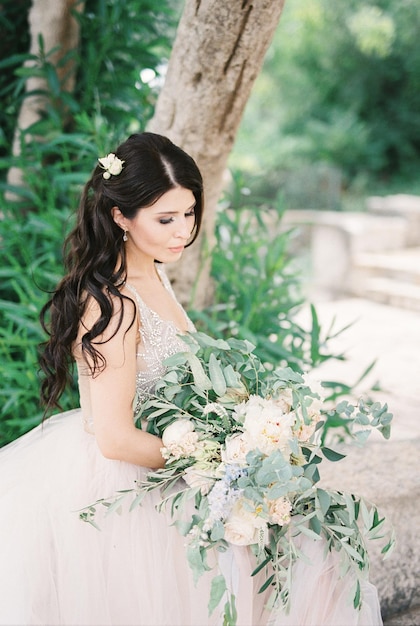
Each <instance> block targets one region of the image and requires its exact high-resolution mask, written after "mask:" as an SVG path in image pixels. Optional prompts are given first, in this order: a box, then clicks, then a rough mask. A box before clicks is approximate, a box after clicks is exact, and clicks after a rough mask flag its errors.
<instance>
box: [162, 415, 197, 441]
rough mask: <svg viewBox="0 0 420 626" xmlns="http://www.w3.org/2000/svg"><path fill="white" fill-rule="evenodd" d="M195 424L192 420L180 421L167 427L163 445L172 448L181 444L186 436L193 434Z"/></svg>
mask: <svg viewBox="0 0 420 626" xmlns="http://www.w3.org/2000/svg"><path fill="white" fill-rule="evenodd" d="M193 430H194V424H193V423H192V422H191V420H187V419H180V420H177V421H176V422H173V423H172V424H170V425H169V426H167V427H166V428H165V430H164V433H163V435H162V441H163V445H164V446H166V447H170V446H171V444H180V443H181V442H182V440H183V439H184V437H185V435H187V434H188V433H192V431H193Z"/></svg>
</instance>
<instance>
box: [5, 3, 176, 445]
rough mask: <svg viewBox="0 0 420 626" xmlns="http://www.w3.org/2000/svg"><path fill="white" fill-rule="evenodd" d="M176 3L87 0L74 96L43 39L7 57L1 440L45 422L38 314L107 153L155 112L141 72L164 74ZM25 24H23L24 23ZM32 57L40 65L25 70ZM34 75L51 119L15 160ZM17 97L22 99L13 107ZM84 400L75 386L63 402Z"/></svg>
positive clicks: (26, 136) (32, 132) (25, 141)
mask: <svg viewBox="0 0 420 626" xmlns="http://www.w3.org/2000/svg"><path fill="white" fill-rule="evenodd" d="M170 6H171V5H170V4H169V3H168V4H166V3H162V4H161V5H160V7H159V11H157V10H156V6H155V3H153V2H150V1H149V0H141V1H140V2H139V1H138V0H136V1H134V0H131V1H128V0H127V1H126V2H124V3H121V2H100V1H99V0H97V1H95V2H93V0H92V1H88V2H87V3H86V13H85V14H84V16H82V17H81V18H80V19H81V26H82V45H81V48H80V53H79V54H80V57H79V58H78V59H76V60H77V62H78V63H79V71H78V80H77V89H76V92H75V93H74V94H69V93H67V92H65V91H63V89H62V85H61V84H60V80H59V78H58V73H57V67H55V66H54V64H53V63H52V60H51V54H52V51H51V50H45V47H44V42H43V40H42V38H41V37H40V38H39V52H38V54H37V55H29V54H24V53H23V52H22V48H13V47H11V52H12V54H11V55H10V56H8V57H7V58H3V59H2V60H1V61H0V76H1V78H0V102H1V104H2V107H0V110H1V109H2V108H3V105H4V106H5V107H6V108H7V107H8V108H7V111H8V113H9V118H10V119H9V120H8V123H9V126H5V132H4V135H3V136H2V140H3V144H4V147H5V151H4V153H5V154H6V156H3V157H2V158H1V159H0V171H1V173H2V176H1V178H0V180H2V181H3V182H1V185H0V186H1V190H2V192H5V200H4V202H3V204H2V216H1V219H0V242H1V244H0V268H1V269H0V278H1V280H0V376H1V379H2V381H3V384H2V386H1V390H0V400H1V406H0V446H1V445H4V444H5V443H7V442H8V441H11V440H12V439H14V438H15V437H17V436H19V435H21V434H22V433H24V432H25V431H27V430H29V429H30V428H31V427H32V426H34V425H35V424H37V423H39V421H40V418H41V415H42V410H41V408H40V406H39V400H38V398H39V381H38V376H37V372H38V359H37V346H38V344H39V343H40V341H42V340H43V339H44V337H43V334H42V332H41V328H40V325H39V321H38V317H39V311H40V309H41V307H42V305H43V304H44V303H45V301H46V300H47V298H48V293H49V292H51V291H52V290H53V289H54V287H55V285H56V283H57V282H58V280H59V279H60V277H61V276H62V274H63V268H62V260H61V256H62V245H63V242H64V238H65V236H66V234H68V232H69V230H70V228H71V226H72V220H73V214H74V211H75V208H76V207H77V204H78V198H79V196H80V191H81V188H82V185H83V184H84V183H85V181H86V180H87V178H88V176H89V172H90V171H91V170H92V168H93V167H94V165H95V163H96V160H97V158H98V156H99V155H105V154H106V153H107V152H109V150H110V149H112V148H113V147H114V146H115V145H116V144H117V143H119V142H120V140H121V139H122V138H125V137H126V135H127V129H128V131H129V132H130V131H131V132H136V131H138V130H139V129H141V128H143V127H144V126H145V124H146V121H147V120H148V118H149V117H150V115H151V113H152V109H153V105H154V99H155V98H156V93H157V86H151V85H150V84H147V83H143V82H142V81H141V79H140V76H139V72H140V71H141V70H142V69H143V68H148V69H150V70H153V71H155V73H156V76H158V73H159V70H158V65H159V64H160V63H161V62H162V60H164V59H165V58H166V57H167V56H168V54H169V50H170V41H169V37H168V36H167V35H163V32H166V33H167V32H169V33H171V28H172V30H173V24H174V21H175V14H174V12H173V10H172V9H170ZM6 9H7V10H5V12H4V14H3V15H2V23H3V22H4V23H5V24H6V23H9V22H8V21H10V20H11V19H12V18H13V16H14V11H13V8H12V7H11V5H10V6H9V5H7V8H6ZM19 24H20V26H21V27H22V28H23V25H22V24H23V20H21V21H19ZM117 39H118V42H119V44H118V46H115V41H116V40H117ZM26 41H27V38H26ZM92 42H95V45H94V46H93V45H92ZM22 45H23V44H22ZM74 54H76V53H74ZM28 60H30V61H31V67H24V66H22V63H23V62H24V61H28ZM65 61H66V59H63V60H62V62H61V63H65ZM127 68H129V70H127ZM4 76H7V77H8V80H9V84H8V85H7V86H6V83H5V81H3V77H4ZM31 76H37V77H40V78H42V79H44V80H45V85H46V92H47V93H48V94H49V95H50V97H49V98H48V99H47V101H46V103H47V106H46V110H45V112H44V114H43V116H42V118H41V119H40V120H39V121H37V122H36V123H35V124H33V125H32V126H31V127H30V128H28V129H26V131H24V132H23V133H22V136H21V153H20V155H19V156H18V157H12V156H9V155H10V153H11V141H12V135H13V130H14V128H13V127H14V123H15V116H16V115H17V110H18V104H20V102H21V99H22V98H23V97H26V96H27V95H29V94H25V93H24V86H25V81H26V79H27V78H28V77H31ZM11 94H13V97H14V98H17V97H18V101H17V102H18V104H15V105H13V107H12V105H11V102H12V96H11ZM40 95H42V93H41V94H40ZM19 98H20V99H19ZM11 107H12V108H11ZM2 114H3V111H2ZM2 114H0V115H2ZM10 167H16V168H18V169H20V170H21V172H22V175H23V181H22V184H21V185H18V186H11V185H9V184H7V183H6V182H5V178H6V173H7V171H8V170H9V168H10ZM76 404H77V400H76V393H75V385H74V386H73V388H72V389H70V390H69V391H68V393H67V394H66V395H65V396H64V397H63V400H62V406H63V408H69V407H71V406H75V405H76Z"/></svg>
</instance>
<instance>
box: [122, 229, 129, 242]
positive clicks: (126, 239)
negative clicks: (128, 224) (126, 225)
mask: <svg viewBox="0 0 420 626" xmlns="http://www.w3.org/2000/svg"><path fill="white" fill-rule="evenodd" d="M123 241H128V237H127V231H126V230H125V231H124V234H123Z"/></svg>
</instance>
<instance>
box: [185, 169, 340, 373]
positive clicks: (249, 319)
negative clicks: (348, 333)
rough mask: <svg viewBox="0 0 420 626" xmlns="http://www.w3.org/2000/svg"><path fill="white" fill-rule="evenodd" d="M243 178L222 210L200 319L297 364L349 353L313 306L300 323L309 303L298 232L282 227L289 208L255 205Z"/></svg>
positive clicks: (268, 356) (276, 359) (270, 358)
mask: <svg viewBox="0 0 420 626" xmlns="http://www.w3.org/2000/svg"><path fill="white" fill-rule="evenodd" d="M241 182H242V181H241V179H240V178H238V179H237V180H236V181H234V185H233V190H232V193H231V196H230V197H227V198H226V202H225V204H224V206H223V207H222V208H221V209H220V211H219V213H218V216H217V225H216V237H217V243H216V246H215V248H214V250H213V251H212V277H213V279H214V280H213V283H214V302H213V304H212V305H211V306H210V307H208V308H207V309H205V310H204V311H200V312H199V311H193V312H192V317H193V319H194V321H195V323H196V325H197V326H198V328H200V329H203V330H204V331H205V332H208V333H209V334H212V335H213V336H216V337H222V338H227V337H229V336H232V335H233V336H238V337H240V338H246V339H248V340H249V341H250V342H251V343H252V344H254V345H255V346H256V348H255V352H256V354H257V355H258V356H259V358H260V359H261V360H262V361H263V362H269V363H275V364H283V365H286V364H289V365H290V366H292V367H294V368H295V369H297V370H306V369H308V368H313V367H316V366H318V365H320V364H321V363H322V362H323V361H325V360H327V359H329V358H339V359H341V358H343V357H342V355H333V354H332V353H330V352H329V351H328V347H327V346H328V340H329V339H330V337H332V336H333V333H334V334H337V333H336V332H335V331H334V330H333V329H332V328H330V329H328V330H327V332H325V331H324V330H323V329H322V328H321V326H320V324H319V321H318V316H317V313H316V309H315V307H313V306H312V307H311V327H310V328H309V329H306V328H303V327H302V326H301V325H300V324H299V323H298V322H297V321H296V316H297V313H298V312H299V311H300V309H301V308H302V306H303V304H304V296H303V294H302V271H303V270H302V267H301V266H300V262H299V259H298V258H294V257H293V254H292V249H293V238H294V231H293V230H290V229H289V230H288V229H286V228H285V227H284V226H283V225H282V215H283V211H284V209H283V206H282V205H281V203H278V204H277V205H273V204H270V205H269V204H267V203H263V202H262V201H260V202H259V205H257V203H256V204H254V203H253V202H252V201H251V199H250V198H249V197H248V196H245V197H244V196H243V194H241V189H242V191H243V190H244V188H243V186H242V185H241ZM245 192H248V190H247V189H246V188H245Z"/></svg>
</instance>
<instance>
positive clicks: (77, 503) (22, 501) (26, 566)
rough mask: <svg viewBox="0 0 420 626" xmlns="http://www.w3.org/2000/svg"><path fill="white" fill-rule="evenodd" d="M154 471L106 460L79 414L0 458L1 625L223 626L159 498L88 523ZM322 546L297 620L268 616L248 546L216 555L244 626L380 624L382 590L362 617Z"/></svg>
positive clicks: (205, 581) (368, 596) (367, 587)
mask: <svg viewBox="0 0 420 626" xmlns="http://www.w3.org/2000/svg"><path fill="white" fill-rule="evenodd" d="M146 471H147V470H145V469H144V468H140V467H137V466H135V465H130V464H128V463H124V462H120V461H113V460H109V459H105V458H104V457H103V456H102V455H101V453H100V452H99V449H98V447H97V445H96V441H95V438H94V436H93V435H90V434H88V433H86V432H85V431H84V430H83V427H82V421H81V414H80V410H75V411H70V412H67V413H63V414H61V415H57V416H55V417H53V418H51V419H50V420H48V421H47V422H46V423H45V424H44V425H43V426H39V427H37V428H35V429H34V430H33V431H31V432H30V433H28V434H27V435H24V436H23V437H21V438H20V439H18V440H17V441H15V442H13V443H12V444H10V445H8V446H6V447H5V448H3V449H2V450H0V625H1V626H34V625H37V626H111V625H112V626H210V625H214V626H216V625H220V626H221V625H222V623H223V617H222V612H223V611H222V608H223V607H222V605H223V603H222V604H221V606H220V607H218V608H217V609H216V610H215V611H214V612H213V614H212V615H211V616H210V617H209V615H208V610H207V604H208V599H209V589H210V582H211V579H212V577H213V575H214V572H210V573H208V574H206V575H204V576H203V577H202V578H200V580H199V582H198V584H197V585H195V584H194V581H193V578H192V575H191V571H190V568H189V565H188V563H187V558H186V549H185V538H184V537H182V536H181V535H180V534H179V532H178V531H177V529H176V528H175V527H174V526H173V525H171V524H172V520H171V519H170V517H169V514H166V513H162V512H157V511H156V509H155V505H156V503H157V501H158V495H157V494H149V495H148V496H147V497H146V498H145V500H144V501H143V504H142V506H141V507H136V508H135V509H134V510H133V511H132V512H128V510H124V507H123V510H122V511H121V512H120V513H116V512H114V513H111V514H110V515H104V511H105V509H104V508H103V507H99V509H98V510H99V515H98V524H99V526H100V530H97V529H96V528H94V527H93V526H91V525H90V524H86V523H84V522H82V521H80V519H79V516H78V511H79V510H80V509H82V508H84V507H85V506H87V505H89V504H91V503H93V502H95V501H96V500H98V499H99V498H104V497H107V496H111V495H113V494H114V493H115V492H116V491H117V490H121V489H127V488H131V487H133V486H134V481H135V480H137V479H139V478H140V477H142V476H144V474H145V472H146ZM128 504H129V501H128V500H127V507H126V508H128ZM102 509H103V510H102ZM321 543H322V542H314V541H312V540H310V539H308V538H303V537H302V544H301V549H302V550H303V551H304V552H305V554H306V555H307V556H308V557H309V561H310V563H307V562H303V561H300V562H298V563H296V565H295V566H294V571H293V587H292V594H291V595H292V599H291V611H290V613H289V615H285V614H284V613H283V612H282V611H277V612H275V611H272V612H269V611H268V610H266V609H265V608H264V604H265V601H266V599H267V598H266V597H264V595H262V594H258V593H257V590H258V589H259V587H260V585H261V583H262V579H261V578H260V579H259V580H256V579H254V578H251V576H250V572H251V571H252V569H253V565H252V557H251V554H250V551H249V550H248V549H247V548H240V547H234V548H232V549H230V550H228V552H227V553H225V554H224V555H223V556H221V557H220V558H219V556H217V557H216V556H215V555H214V558H215V559H216V558H217V559H218V564H217V567H218V568H220V570H221V571H222V572H223V573H224V575H225V576H226V578H227V580H228V582H229V585H230V586H231V589H232V590H233V591H234V592H235V594H236V598H237V601H236V604H237V610H238V626H259V625H269V626H286V625H288V626H305V625H308V626H309V625H310V626H323V625H325V626H356V625H358V626H379V625H381V624H382V620H381V615H380V610H379V602H378V598H377V594H376V589H375V587H373V585H371V584H370V583H369V582H367V581H366V582H365V583H364V584H363V597H364V604H363V608H362V610H361V611H356V610H354V609H353V606H352V597H351V592H350V590H351V587H352V581H351V580H348V579H346V578H344V579H340V578H339V575H338V568H337V563H336V562H337V559H336V555H335V554H329V555H328V556H327V558H326V559H325V558H324V552H323V547H322V545H320V544H321Z"/></svg>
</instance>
